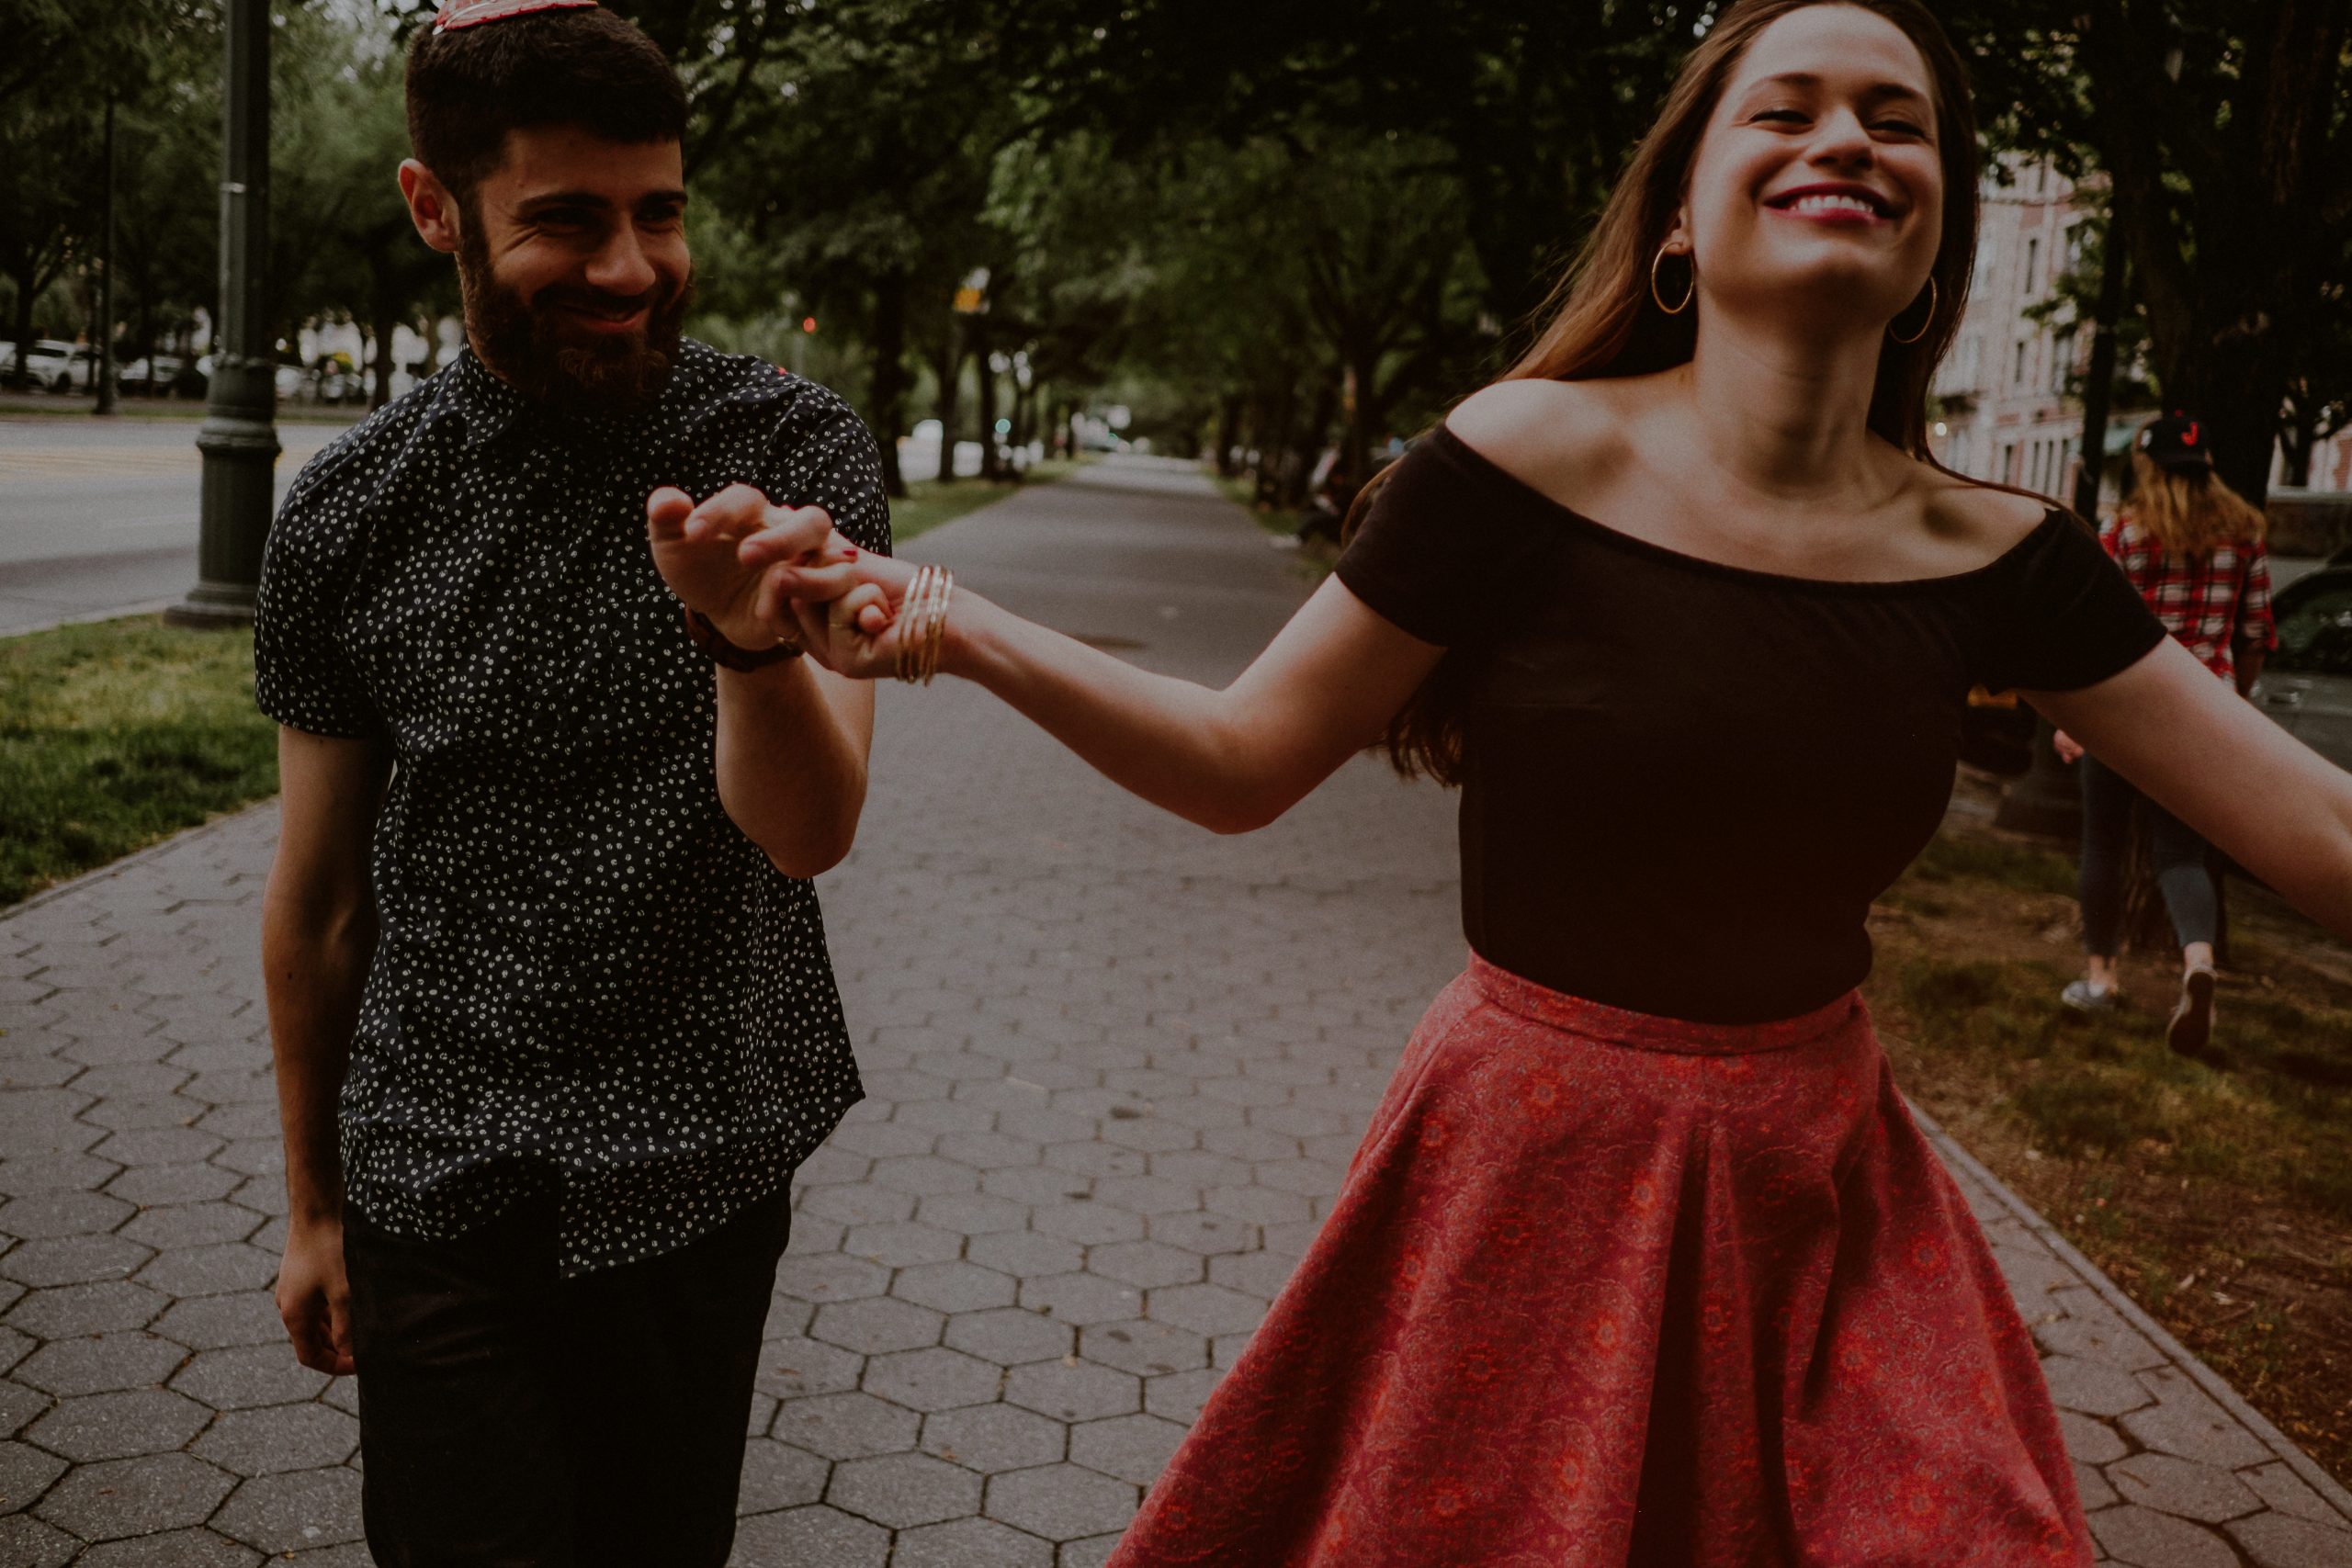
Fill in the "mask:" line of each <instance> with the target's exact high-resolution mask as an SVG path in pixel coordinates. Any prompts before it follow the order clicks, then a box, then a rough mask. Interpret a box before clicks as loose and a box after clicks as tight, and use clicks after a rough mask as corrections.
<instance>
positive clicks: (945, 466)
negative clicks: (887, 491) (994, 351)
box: [932, 316, 964, 484]
mask: <svg viewBox="0 0 2352 1568" xmlns="http://www.w3.org/2000/svg"><path fill="white" fill-rule="evenodd" d="M946 350H947V352H946V353H945V355H943V356H941V357H939V358H936V359H934V360H933V361H932V369H933V373H934V374H935V375H937V376H938V378H939V407H938V409H937V410H936V411H934V412H936V413H937V414H938V417H939V472H938V473H937V474H935V475H933V478H935V479H938V480H939V482H940V483H942V484H945V483H947V482H948V481H950V480H952V479H955V477H956V404H957V403H959V402H961V401H963V400H964V323H963V321H962V319H961V318H959V317H955V316H951V317H949V318H948V320H947V343H946Z"/></svg>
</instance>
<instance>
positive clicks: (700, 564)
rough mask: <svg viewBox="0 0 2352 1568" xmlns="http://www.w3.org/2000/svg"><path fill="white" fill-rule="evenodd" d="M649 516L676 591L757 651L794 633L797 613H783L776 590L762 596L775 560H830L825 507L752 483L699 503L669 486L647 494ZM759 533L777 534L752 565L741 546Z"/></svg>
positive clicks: (658, 565) (660, 565)
mask: <svg viewBox="0 0 2352 1568" xmlns="http://www.w3.org/2000/svg"><path fill="white" fill-rule="evenodd" d="M645 518H646V532H647V536H648V537H649V538H650V540H651V543H652V547H653V565H654V567H655V569H656V570H659V571H660V572H661V573H662V581H664V582H667V583H668V584H669V585H670V592H673V593H675V594H676V595H677V596H678V597H679V598H680V599H682V600H684V602H685V604H686V607H687V608H688V609H690V610H698V611H700V612H701V613H702V614H704V615H707V616H709V617H710V622H711V625H713V626H717V627H718V633H719V635H720V636H721V637H725V638H726V639H727V640H728V641H729V642H731V643H733V644H734V645H735V646H736V647H738V648H741V649H749V650H751V651H753V652H757V651H759V650H760V649H768V648H774V647H775V645H776V644H777V643H779V642H783V641H785V640H786V638H787V636H788V634H789V633H790V632H791V629H792V621H791V619H790V617H789V615H788V614H787V615H777V614H776V613H775V604H774V599H773V597H772V596H770V597H769V602H768V604H766V605H765V606H763V604H762V599H763V595H762V593H761V592H760V590H761V583H762V580H763V578H764V577H765V576H766V575H767V573H768V571H769V570H770V567H769V565H768V564H767V563H770V562H776V561H784V562H788V563H792V564H795V565H802V566H820V565H824V564H827V562H826V560H825V558H824V554H823V552H824V547H825V542H826V540H827V539H828V538H829V537H831V536H832V531H833V520H832V518H831V517H830V516H829V515H827V514H826V513H825V510H824V509H823V508H822V507H818V506H803V507H798V508H788V507H780V506H772V505H770V504H769V503H768V498H767V497H766V496H764V495H763V494H761V493H760V491H757V490H754V489H753V488H752V486H750V485H744V484H737V485H729V486H728V487H727V488H726V489H725V490H722V491H719V492H718V494H717V495H714V496H712V497H711V498H710V499H709V500H708V501H706V502H703V503H702V504H701V505H699V506H697V505H695V500H694V498H693V497H692V496H690V495H688V494H687V493H686V492H685V491H682V490H677V489H673V488H671V487H668V486H665V487H663V488H662V489H661V490H657V491H654V492H653V493H652V494H651V495H650V496H648V497H647V498H646V502H645ZM754 534H757V535H761V536H763V537H765V538H766V539H767V540H768V541H769V544H768V547H767V549H766V551H765V552H764V560H763V563H762V564H758V565H745V564H744V563H743V562H742V561H741V560H740V559H738V558H737V556H736V549H737V547H738V546H739V545H740V544H741V542H742V541H743V540H744V539H746V538H749V537H751V536H752V535H754ZM763 608H764V611H765V613H763Z"/></svg>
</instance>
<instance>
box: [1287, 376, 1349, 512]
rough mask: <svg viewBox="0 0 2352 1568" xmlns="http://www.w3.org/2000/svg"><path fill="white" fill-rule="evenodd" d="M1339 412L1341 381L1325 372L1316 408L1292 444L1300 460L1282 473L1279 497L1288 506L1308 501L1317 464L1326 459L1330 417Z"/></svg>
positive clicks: (1316, 396)
mask: <svg viewBox="0 0 2352 1568" xmlns="http://www.w3.org/2000/svg"><path fill="white" fill-rule="evenodd" d="M1339 412H1340V388H1339V383H1338V382H1336V381H1334V380H1333V379H1332V378H1330V377H1329V376H1325V377H1323V378H1320V384H1319V385H1317V387H1316V389H1315V412H1314V413H1312V414H1311V415H1309V416H1308V418H1307V422H1306V424H1305V425H1304V426H1302V427H1301V428H1300V430H1299V432H1298V435H1297V438H1296V441H1297V444H1296V445H1295V446H1294V447H1293V448H1292V450H1293V451H1294V452H1295V454H1296V455H1297V458H1298V460H1297V461H1296V462H1295V463H1293V464H1291V465H1290V471H1289V472H1288V473H1286V474H1285V475H1284V476H1283V488H1282V494H1281V495H1280V496H1279V497H1278V498H1277V499H1278V500H1279V502H1280V503H1281V505H1282V506H1283V507H1284V508H1285V509H1289V510H1295V509H1296V508H1298V507H1301V506H1304V505H1306V499H1307V497H1306V490H1307V486H1308V484H1309V483H1310V482H1311V481H1312V480H1313V479H1314V478H1315V466H1316V465H1317V463H1319V462H1321V461H1322V460H1323V443H1324V442H1325V441H1326V440H1327V439H1328V438H1329V435H1330V433H1331V421H1332V419H1333V418H1334V417H1336V416H1337V414H1338V413H1339Z"/></svg>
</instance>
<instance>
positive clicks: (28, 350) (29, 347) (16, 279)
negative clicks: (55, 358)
mask: <svg viewBox="0 0 2352 1568" xmlns="http://www.w3.org/2000/svg"><path fill="white" fill-rule="evenodd" d="M8 280H9V281H10V282H12V283H14V284H15V285H16V286H17V321H16V339H17V368H16V373H15V374H13V375H11V376H10V377H9V378H8V385H9V386H10V387H11V388H13V389H16V390H17V391H19V392H21V391H23V390H24V389H26V388H27V387H28V386H29V385H31V383H32V374H33V290H32V287H31V284H32V280H31V279H30V278H28V277H26V276H24V275H23V274H22V273H10V274H9V275H8Z"/></svg>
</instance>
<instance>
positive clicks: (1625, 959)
mask: <svg viewBox="0 0 2352 1568" xmlns="http://www.w3.org/2000/svg"><path fill="white" fill-rule="evenodd" d="M1338 572H1339V576H1340V581H1342V582H1344V583H1346V584H1347V586H1348V588H1349V589H1350V590H1351V591H1352V592H1354V593H1355V594H1356V596H1357V597H1358V598H1360V599H1362V600H1363V602H1364V603H1365V604H1368V605H1370V606H1371V607H1372V608H1373V609H1374V611H1376V612H1378V613H1379V614H1380V615H1383V616H1385V618H1386V619H1388V620H1389V621H1391V622H1393V623H1394V624H1395V625H1397V626H1399V627H1401V628H1402V629H1404V630H1405V631H1407V632H1409V633H1411V634H1412V635H1413V636H1415V637H1419V638H1421V639H1422V640H1424V641H1427V642H1432V643H1437V644H1440V645H1442V646H1443V647H1445V648H1447V649H1451V650H1453V655H1454V656H1455V657H1463V658H1467V659H1470V660H1473V661H1474V664H1473V680H1472V687H1471V694H1470V698H1469V705H1468V710H1467V723H1466V730H1465V742H1466V744H1465V752H1466V755H1465V777H1464V784H1463V794H1462V807H1461V840H1462V899H1463V924H1464V931H1465V932H1466V934H1467V935H1468V937H1469V939H1470V945H1471V946H1472V947H1473V948H1474V949H1475V950H1476V952H1477V953H1479V954H1480V955H1481V956H1482V957H1484V958H1486V959H1487V960H1488V961H1489V962H1490V963H1493V964H1499V965H1501V966H1502V967H1503V968H1506V969H1509V970H1511V971H1512V972H1514V973H1516V974H1519V975H1523V976H1526V977H1528V978H1529V979H1532V980H1533V981H1535V982H1537V983H1538V984H1540V985H1544V986H1548V987H1552V988H1554V989H1555V990H1561V991H1566V992H1568V993H1570V994H1572V995H1576V996H1579V997H1585V998H1589V999H1591V1000H1594V1001H1600V1002H1605V1003H1608V1004H1610V1005H1612V1006H1616V1007H1622V1008H1627V1009H1631V1010H1634V1011H1638V1012H1645V1013H1652V1014H1657V1015H1661V1016H1665V1017H1669V1018H1681V1019H1689V1020H1692V1021H1700V1022H1708V1023H1754V1022H1762V1021H1770V1020H1774V1019H1781V1018H1787V1017H1791V1016H1793V1015H1795V1014H1798V1013H1802V1012H1806V1011H1809V1010H1812V1009H1815V1008H1817V1007H1820V1006H1822V1005H1824V1004H1826V1003H1827V1002H1830V1001H1833V1000H1835V999H1836V998H1838V996H1840V995H1842V994H1843V993H1844V992H1845V991H1847V990H1848V989H1849V988H1851V987H1854V986H1856V985H1858V984H1860V982H1861V980H1862V979H1863V978H1864V976H1867V975H1868V974H1869V973H1870V966H1871V942H1870V937H1869V934H1868V932H1867V931H1866V930H1865V929H1864V928H1865V921H1866V919H1867V918H1868V916H1869V913H1870V907H1871V900H1872V899H1873V898H1875V897H1877V896H1878V895H1879V894H1881V893H1883V892H1884V891H1885V889H1886V888H1887V886H1889V885H1890V884H1892V883H1893V882H1894V879H1895V878H1896V877H1897V876H1898V875H1900V874H1902V872H1903V870H1904V868H1905V866H1906V865H1908V864H1909V863H1910V862H1911V860H1912V858H1913V857H1914V856H1915V855H1917V853H1918V852H1919V851H1920V850H1921V849H1922V848H1923V847H1924V846H1925V845H1926V844H1927V842H1928V839H1929V838H1930V837H1931V836H1932V835H1933V834H1934V832H1935V830H1936V827H1937V825H1938V824H1939V822H1940V821H1941V819H1942V817H1943V812H1944V808H1945V807H1946V805H1947V804H1948V803H1949V801H1950V799H1951V789H1952V781H1953V764H1954V763H1955V762H1956V761H1957V760H1958V756H1959V746H1960V728H1961V718H1962V711H1963V709H1964V708H1965V705H1966V702H1967V694H1968V691H1969V688H1970V687H1972V686H1973V685H1977V684H1980V683H1981V684H1983V685H1985V687H1987V688H1989V689H1991V690H1994V691H2005V690H2009V689H2012V688H2022V689H2024V690H2029V691H2072V690H2075V689H2078V688H2081V687H2084V686H2089V685H2094V684H2097V683H2098V682H2100V681H2103V680H2106V679H2107V678H2108V677H2109V676H2111V675H2115V674H2117V673H2119V672H2120V671H2123V670H2125V669H2127V668H2129V667H2130V666H2131V665H2132V664H2134V663H2136V662H2137V661H2138V660H2140V659H2141V658H2143V656H2145V655H2146V654H2147V653H2148V652H2149V651H2150V650H2151V649H2154V647H2155V646H2156V645H2157V644H2158V643H2159V642H2161V641H2162V640H2163V639H2164V637H2165V630H2164V627H2163V626H2162V625H2161V624H2160V623H2159V622H2158V621H2157V620H2156V618H2155V616H2154V615H2153V614H2151V613H2150V611H2149V610H2148V607H2147V605H2146V604H2144V603H2143V602H2142V600H2141V597H2140V595H2139V593H2138V592H2136V591H2135V590H2133V588H2132V587H2131V583H2130V582H2129V581H2126V580H2125V579H2124V577H2123V575H2122V573H2121V572H2120V571H2119V570H2117V569H2116V567H2115V565H2114V563H2113V562H2112V561H2110V560H2109V558H2108V557H2107V555H2106V553H2105V552H2104V551H2103V550H2102V549H2100V547H2099V544H2098V539H2097V538H2096V537H2095V536H2093V535H2092V533H2091V532H2090V530H2089V529H2088V528H2086V526H2084V525H2083V524H2082V523H2081V522H2079V521H2078V520H2076V519H2075V518H2074V517H2073V516H2072V515H2071V514H2070V513H2064V512H2060V511H2056V510H2054V509H2053V510H2052V512H2051V513H2050V514H2049V515H2048V516H2047V517H2045V518H2044V519H2043V520H2042V521H2041V525H2039V526H2038V527H2036V528H2035V529H2034V530H2033V532H2032V533H2030V534H2029V535H2028V536H2026V537H2025V538H2024V539H2022V540H2020V541H2019V542H2018V544H2017V545H2016V546H2015V547H2012V548H2011V549H2009V550H2008V551H2007V552H2006V553H2004V554H2003V555H2002V556H2001V557H1999V558H1997V559H1996V560H1994V561H1991V562H1989V563H1988V564H1986V565H1985V566H1983V567H1980V568H1977V569H1976V570H1972V571H1966V572H1962V573H1959V574H1957V575H1954V576H1950V577H1937V578H1925V579H1917V580H1912V581H1886V582H1872V581H1823V580H1818V579H1813V578H1799V577H1786V576H1781V575H1778V574H1775V573H1770V572H1763V571H1756V570H1748V569H1746V568H1741V567H1735V566H1729V565H1725V564H1723V563H1721V562H1716V561H1711V560H1706V559H1702V558H1698V557H1695V556H1689V555H1684V554H1681V553H1679V552H1678V551H1674V550H1670V549H1668V548H1666V547H1662V546H1658V545H1653V544H1650V543H1648V542H1646V541H1645V540H1641V539H1636V538H1634V537H1633V536H1630V535H1627V534H1623V533H1620V532H1618V531H1617V530H1615V529H1613V528H1611V527H1608V526H1606V525H1602V524H1600V523H1597V522H1595V521H1593V520H1592V519H1590V518H1588V517H1585V516H1583V515H1582V514H1580V513H1577V512H1574V511H1571V510H1570V509H1568V508H1567V507H1566V506H1563V505H1561V504H1560V503H1559V502H1555V501H1553V500H1551V499H1550V498H1549V497H1547V496H1545V495H1544V494H1543V493H1542V492H1540V491H1536V490H1534V489H1532V488H1531V487H1530V486H1528V485H1527V484H1525V483H1524V482H1523V481H1521V480H1520V479H1516V478H1514V477H1513V476H1512V475H1510V473H1509V472H1507V471H1506V470H1504V469H1502V468H1498V466H1496V465H1495V464H1494V463H1493V462H1492V461H1490V460H1489V459H1487V458H1486V457H1482V456H1480V455H1479V454H1478V453H1477V452H1476V450H1474V449H1473V448H1472V447H1470V446H1468V445H1467V444H1465V443H1464V442H1463V441H1462V440H1461V439H1460V438H1459V437H1458V436H1456V435H1454V434H1453V433H1452V432H1451V431H1449V430H1445V429H1440V430H1438V431H1437V432H1435V433H1434V434H1431V435H1430V436H1429V437H1428V438H1427V439H1425V440H1423V441H1421V442H1419V444H1417V445H1416V446H1414V448H1413V450H1412V451H1411V452H1409V453H1408V454H1407V455H1406V456H1405V457H1403V458H1402V459H1400V460H1399V462H1398V463H1397V468H1396V470H1395V471H1394V473H1393V474H1392V475H1391V476H1390V477H1389V479H1388V481H1387V483H1386V484H1385V487H1384V488H1383V490H1382V491H1381V492H1380V493H1379V495H1378V496H1377V497H1376V498H1375V499H1374V503H1373V506H1372V508H1371V510H1370V511H1369V512H1368V513H1367V514H1366V516H1365V518H1364V521H1363V526H1362V527H1361V528H1360V529H1358V531H1357V533H1356V535H1355V536H1354V537H1353V538H1352V539H1351V541H1350V542H1349V545H1348V547H1347V549H1346V550H1345V551H1343V552H1342V554H1341V556H1340V562H1339V567H1338Z"/></svg>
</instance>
